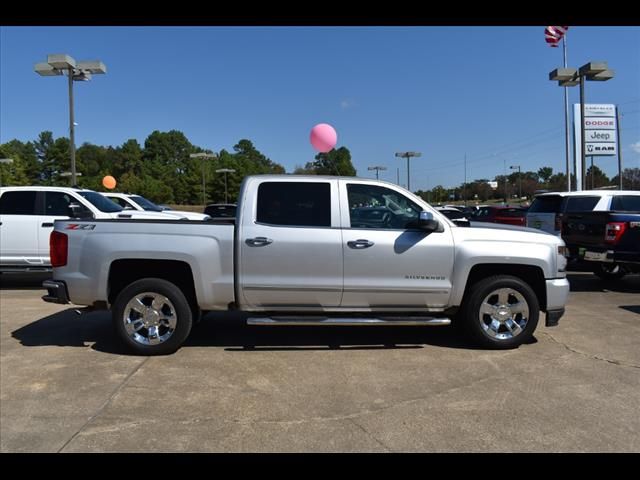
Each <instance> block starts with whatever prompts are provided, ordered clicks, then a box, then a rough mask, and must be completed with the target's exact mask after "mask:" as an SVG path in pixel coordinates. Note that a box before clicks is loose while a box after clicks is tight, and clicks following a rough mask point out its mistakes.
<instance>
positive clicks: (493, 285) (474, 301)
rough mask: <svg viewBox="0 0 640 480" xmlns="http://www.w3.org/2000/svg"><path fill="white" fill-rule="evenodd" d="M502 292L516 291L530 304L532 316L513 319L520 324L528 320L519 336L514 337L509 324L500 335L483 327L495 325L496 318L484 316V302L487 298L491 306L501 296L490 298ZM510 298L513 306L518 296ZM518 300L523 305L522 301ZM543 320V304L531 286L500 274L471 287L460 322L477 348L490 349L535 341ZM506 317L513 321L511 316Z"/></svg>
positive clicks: (528, 305)
mask: <svg viewBox="0 0 640 480" xmlns="http://www.w3.org/2000/svg"><path fill="white" fill-rule="evenodd" d="M500 289H508V290H510V291H515V292H517V294H519V295H520V296H521V297H522V298H523V299H524V300H525V301H526V307H527V309H528V315H526V316H525V314H524V313H520V314H518V313H516V314H512V315H511V316H510V317H511V318H512V319H514V320H518V322H517V323H520V322H523V320H524V319H525V318H526V324H525V325H524V328H521V329H520V330H519V331H518V332H517V334H516V335H513V333H512V332H511V330H510V329H507V326H506V325H501V326H500V327H499V330H498V332H499V333H498V332H496V336H492V335H490V334H489V333H488V331H489V330H488V329H487V328H485V327H483V324H485V326H486V325H487V324H489V323H491V322H490V320H491V318H492V317H491V316H490V315H483V316H482V317H481V316H480V309H481V307H482V305H483V302H484V300H485V299H488V300H489V302H488V303H490V302H491V301H492V299H493V298H496V300H497V298H498V297H497V293H496V294H495V297H493V296H491V297H489V296H490V295H491V294H492V293H494V292H496V291H498V290H500ZM487 297H489V298H487ZM507 297H508V299H507V303H509V304H511V300H512V299H516V297H515V295H507ZM517 300H518V302H520V299H517ZM518 304H519V303H518ZM513 305H514V306H515V305H516V302H514V303H513ZM501 314H502V312H501ZM539 317H540V304H539V302H538V298H537V297H536V294H535V292H534V291H533V289H532V288H531V287H530V286H529V284H527V283H526V282H524V281H523V280H521V279H520V278H518V277H514V276H511V275H496V276H493V277H489V278H486V279H483V280H480V281H478V282H477V283H475V284H473V285H472V286H471V287H470V289H469V291H468V292H467V294H466V295H465V298H464V300H463V304H462V306H461V308H460V312H459V313H458V319H457V320H458V322H460V323H461V326H462V327H463V328H464V331H465V332H466V334H467V336H468V337H469V338H470V340H471V341H472V342H473V343H474V344H475V345H478V346H480V347H483V348H490V349H509V348H517V347H519V346H520V345H522V344H523V343H525V342H527V341H529V340H530V339H531V337H532V335H533V332H534V331H535V329H536V327H537V325H538V318H539ZM481 318H482V320H481ZM505 318H509V316H507V317H505ZM513 324H514V322H513V321H512V322H511V323H510V324H509V325H511V326H513ZM510 334H511V335H512V336H511V337H510V338H499V337H502V336H505V335H510Z"/></svg>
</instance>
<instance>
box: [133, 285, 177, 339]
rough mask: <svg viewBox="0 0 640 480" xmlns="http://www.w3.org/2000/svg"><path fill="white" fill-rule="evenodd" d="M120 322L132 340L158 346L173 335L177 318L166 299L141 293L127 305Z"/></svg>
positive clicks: (172, 307)
mask: <svg viewBox="0 0 640 480" xmlns="http://www.w3.org/2000/svg"><path fill="white" fill-rule="evenodd" d="M122 321H123V322H124V328H125V331H126V332H127V334H128V335H129V337H130V338H131V339H132V340H134V341H135V342H137V343H140V344H142V345H158V344H160V343H163V342H166V341H167V340H168V339H169V337H171V335H173V332H174V331H175V329H176V324H177V321H178V318H177V316H176V309H175V307H174V306H173V304H172V303H171V301H170V300H169V299H168V298H167V297H165V296H164V295H160V294H159V293H154V292H143V293H139V294H138V295H136V296H135V297H133V298H132V299H131V300H130V301H129V303H127V306H126V307H125V309H124V315H123V318H122Z"/></svg>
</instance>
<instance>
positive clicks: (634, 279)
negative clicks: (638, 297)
mask: <svg viewBox="0 0 640 480" xmlns="http://www.w3.org/2000/svg"><path fill="white" fill-rule="evenodd" d="M567 279H568V280H569V285H570V287H571V291H572V292H616V293H640V275H627V276H625V277H623V278H621V279H619V280H602V279H601V278H599V277H597V276H595V275H594V274H592V273H569V274H568V275H567Z"/></svg>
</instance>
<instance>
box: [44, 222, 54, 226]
mask: <svg viewBox="0 0 640 480" xmlns="http://www.w3.org/2000/svg"><path fill="white" fill-rule="evenodd" d="M42 226H43V227H53V223H49V222H45V223H43V224H42Z"/></svg>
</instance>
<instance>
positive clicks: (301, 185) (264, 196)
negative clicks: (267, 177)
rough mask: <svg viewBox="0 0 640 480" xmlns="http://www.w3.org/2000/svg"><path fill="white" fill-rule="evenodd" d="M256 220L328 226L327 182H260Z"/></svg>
mask: <svg viewBox="0 0 640 480" xmlns="http://www.w3.org/2000/svg"><path fill="white" fill-rule="evenodd" d="M256 220H257V221H258V222H259V223H266V224H269V225H283V226H295V227H331V184H330V183H329V182H322V183H313V182H263V183H261V184H260V186H259V187H258V213H257V218H256Z"/></svg>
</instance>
